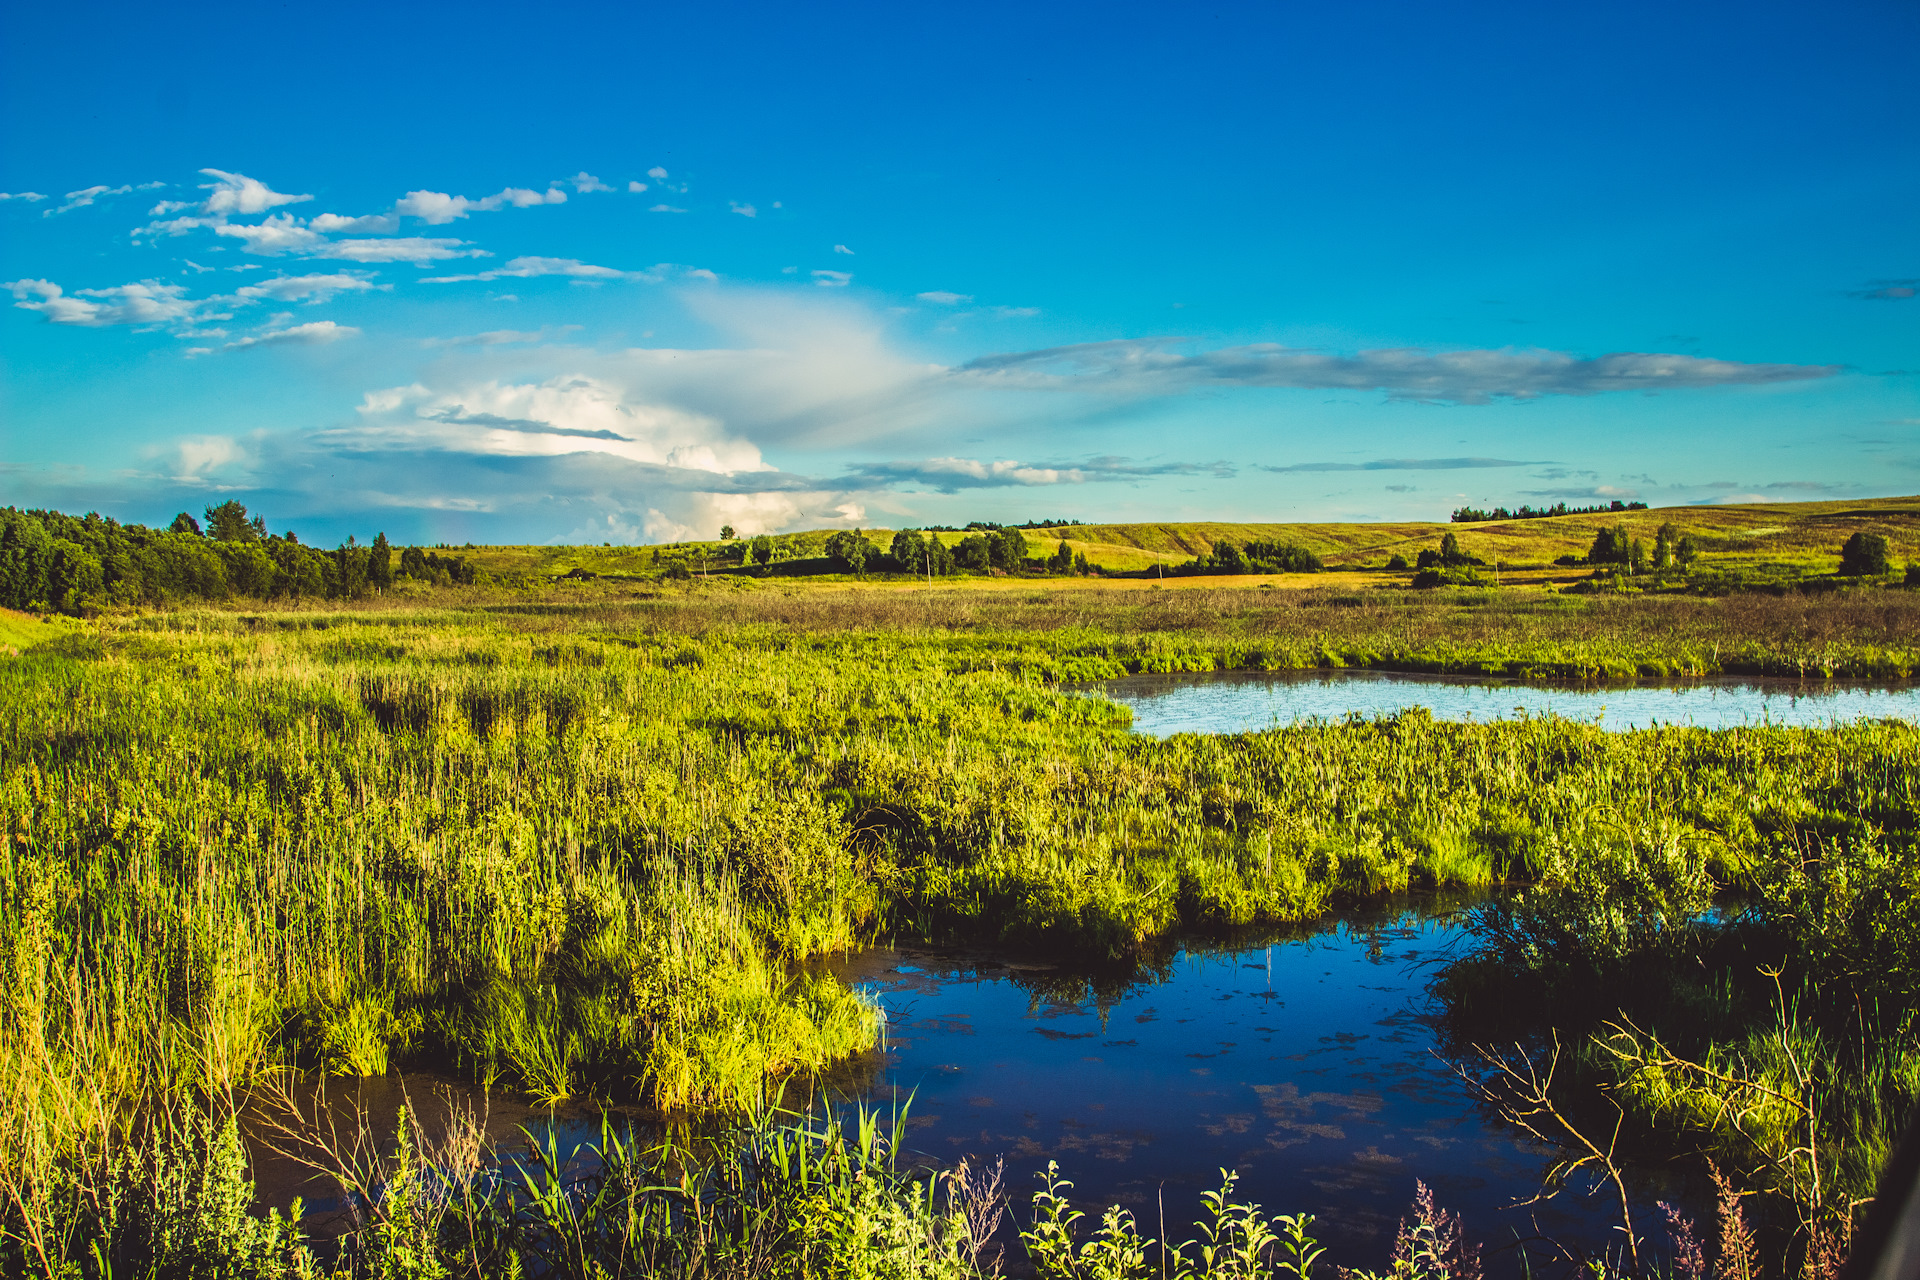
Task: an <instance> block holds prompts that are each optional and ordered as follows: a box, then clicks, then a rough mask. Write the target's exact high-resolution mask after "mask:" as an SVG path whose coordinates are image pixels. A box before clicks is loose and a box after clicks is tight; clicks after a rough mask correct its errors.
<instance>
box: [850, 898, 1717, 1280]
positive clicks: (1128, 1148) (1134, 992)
mask: <svg viewBox="0 0 1920 1280" xmlns="http://www.w3.org/2000/svg"><path fill="white" fill-rule="evenodd" d="M1461 905H1462V904H1461V903H1460V902H1459V901H1458V900H1455V901H1453V902H1446V901H1440V900H1436V899H1433V898H1431V897H1417V898H1412V899H1403V900H1401V901H1399V902H1398V903H1396V904H1394V905H1391V906H1387V907H1383V908H1379V909H1374V910H1368V911H1365V912H1356V913H1349V914H1346V915H1344V916H1342V917H1339V918H1334V919H1329V920H1327V921H1324V922H1322V923H1321V924H1320V925H1318V926H1315V927H1313V928H1311V929H1307V930H1301V931H1298V932H1296V933H1295V934H1294V935H1292V936H1290V937H1280V938H1275V939H1273V940H1272V941H1270V942H1268V941H1264V940H1262V941H1258V942H1256V943H1244V942H1243V943H1241V944H1238V945H1236V946H1235V947H1232V948H1229V949H1218V948H1212V947H1201V946H1196V947H1192V948H1190V949H1187V950H1185V951H1182V952H1180V953H1179V954H1178V955H1177V956H1176V957H1175V958H1174V959H1173V960H1172V962H1171V963H1170V964H1168V965H1167V966H1165V968H1164V969H1163V970H1161V971H1160V972H1157V973H1154V974H1152V975H1150V976H1145V977H1141V978H1139V979H1137V980H1134V981H1130V982H1124V983H1121V984H1118V985H1117V986H1113V987H1109V988H1106V989H1099V988H1098V987H1097V986H1096V985H1092V984H1089V983H1088V982H1087V981H1086V980H1085V979H1084V978H1081V977H1078V976H1076V975H1074V974H1073V973H1072V971H1071V970H1070V969H1067V968H1063V967H1060V966H1055V965H1048V964H1037V963H1022V962H1018V961H1013V960H1009V959H1006V958H1004V957H1002V958H989V957H984V956H980V955H977V954H975V955H966V954H958V953H951V952H941V951H936V950H925V949H897V950H873V951H868V952H864V953H860V954H857V955H854V956H851V957H848V958H847V959H846V960H844V961H842V962H840V963H839V964H836V965H835V966H834V968H835V970H836V971H837V972H838V973H839V974H840V975H841V976H842V977H843V978H844V979H845V980H846V981H848V982H850V983H854V984H857V985H859V986H861V987H863V988H865V989H866V990H868V991H870V992H872V993H873V994H874V995H875V996H877V997H878V999H879V1001H880V1003H881V1005H882V1006H883V1007H884V1008H885V1010H886V1012H887V1020H888V1043H887V1046H886V1049H885V1053H884V1055H883V1057H882V1059H881V1060H880V1061H879V1062H878V1063H877V1064H874V1063H869V1064H865V1065H864V1067H863V1070H862V1075H861V1080H860V1082H859V1084H860V1086H861V1087H860V1092H862V1093H863V1094H864V1095H865V1096H866V1097H869V1098H873V1099H877V1100H881V1101H887V1100H890V1099H906V1098H908V1097H911V1109H910V1111H909V1127H910V1131H911V1134H912V1142H913V1144H914V1146H915V1147H916V1149H917V1150H918V1151H920V1152H922V1153H924V1154H925V1155H926V1156H928V1157H929V1158H931V1159H932V1160H935V1161H938V1162H941V1163H952V1162H953V1161H955V1160H957V1159H958V1158H959V1157H961V1156H963V1155H977V1156H984V1157H985V1158H987V1159H988V1160H989V1161H991V1160H992V1159H994V1158H995V1157H998V1156H1001V1155H1004V1156H1005V1157H1006V1160H1007V1177H1008V1182H1009V1184H1010V1186H1011V1188H1012V1190H1013V1194H1014V1196H1015V1202H1016V1205H1017V1206H1019V1207H1021V1208H1024V1206H1025V1202H1026V1200H1027V1198H1028V1196H1030V1195H1031V1193H1032V1190H1033V1188H1034V1187H1035V1186H1036V1185H1038V1184H1037V1183H1036V1182H1035V1180H1034V1177H1033V1175H1034V1173H1035V1171H1037V1170H1039V1169H1042V1168H1044V1167H1045V1165H1046V1163H1047V1161H1048V1160H1057V1161H1059V1162H1060V1166H1061V1169H1062V1171H1063V1172H1064V1173H1065V1174H1066V1176H1068V1177H1070V1178H1072V1179H1073V1180H1074V1182H1075V1184H1076V1188H1077V1191H1076V1198H1077V1199H1079V1200H1080V1201H1082V1202H1083V1203H1084V1204H1085V1205H1086V1206H1087V1207H1089V1208H1097V1206H1099V1205H1104V1204H1111V1203H1119V1204H1121V1205H1124V1206H1126V1207H1127V1208H1130V1209H1132V1210H1133V1211H1134V1213H1135V1214H1136V1215H1137V1216H1138V1217H1139V1219H1140V1220H1141V1222H1142V1224H1143V1226H1144V1227H1145V1228H1146V1229H1147V1231H1148V1234H1150V1235H1154V1236H1156V1237H1157V1236H1159V1235H1160V1234H1161V1233H1160V1229H1159V1215H1160V1213H1161V1205H1162V1204H1163V1203H1164V1206H1165V1213H1166V1222H1167V1230H1168V1231H1169V1232H1174V1233H1176V1234H1174V1235H1173V1236H1172V1237H1171V1238H1172V1239H1173V1240H1175V1241H1179V1240H1183V1239H1186V1238H1188V1236H1190V1235H1191V1234H1192V1231H1191V1227H1190V1224H1191V1223H1192V1222H1193V1221H1194V1218H1195V1217H1196V1216H1197V1214H1198V1212H1199V1209H1200V1193H1201V1192H1203V1191H1206V1190H1209V1189H1212V1188H1214V1187H1216V1186H1217V1185H1218V1184H1219V1180H1220V1179H1219V1171H1220V1170H1221V1169H1223V1168H1225V1169H1232V1170H1235V1171H1236V1172H1238V1173H1239V1174H1240V1175H1241V1182H1240V1186H1239V1194H1240V1195H1241V1196H1244V1197H1247V1198H1250V1199H1253V1200H1255V1201H1258V1202H1260V1203H1261V1204H1263V1205H1264V1206H1266V1208H1267V1209H1268V1210H1269V1211H1271V1212H1276V1213H1277V1212H1286V1213H1297V1212H1302V1211H1304V1212H1310V1213H1313V1214H1315V1215H1316V1216H1317V1217H1318V1218H1319V1223H1318V1227H1317V1230H1318V1232H1319V1233H1320V1235H1321V1238H1322V1240H1323V1241H1324V1242H1325V1243H1327V1244H1329V1245H1330V1246H1331V1247H1332V1248H1333V1250H1334V1252H1333V1254H1332V1255H1330V1257H1331V1259H1332V1260H1333V1261H1335V1262H1337V1263H1339V1264H1341V1265H1345V1266H1369V1267H1379V1266H1383V1265H1384V1264H1385V1262H1386V1260H1387V1257H1388V1253H1389V1251H1390V1249H1391V1246H1392V1241H1393V1236H1394V1232H1395V1229H1396V1225H1397V1223H1398V1221H1399V1218H1400V1216H1401V1214H1402V1213H1403V1212H1404V1211H1405V1209H1406V1207H1407V1204H1408V1202H1409V1201H1410V1200H1411V1199H1412V1198H1413V1194H1414V1184H1415V1180H1416V1179H1418V1180H1421V1181H1424V1182H1426V1183H1427V1184H1428V1185H1429V1186H1431V1187H1432V1188H1433V1189H1434V1191H1435V1193H1436V1195H1437V1197H1438V1199H1439V1202H1440V1203H1441V1204H1442V1205H1443V1206H1444V1207H1446V1208H1448V1209H1450V1210H1453V1211H1455V1212H1459V1213H1462V1214H1464V1215H1465V1219H1466V1226H1467V1230H1468V1232H1469V1234H1470V1236H1471V1237H1473V1238H1476V1239H1479V1240H1481V1241H1483V1242H1486V1243H1487V1245H1488V1246H1489V1248H1490V1250H1491V1249H1492V1248H1494V1247H1497V1246H1499V1245H1501V1244H1502V1243H1511V1242H1512V1241H1513V1240H1514V1238H1515V1237H1516V1235H1522V1236H1532V1235H1535V1234H1537V1233H1539V1232H1545V1233H1547V1234H1550V1235H1554V1236H1556V1237H1558V1238H1560V1239H1562V1240H1566V1241H1577V1242H1579V1243H1580V1244H1582V1245H1583V1246H1586V1247H1589V1248H1602V1247H1605V1245H1606V1244H1607V1243H1608V1240H1609V1237H1610V1236H1613V1235H1614V1234H1615V1233H1612V1232H1611V1230H1610V1227H1611V1223H1612V1222H1613V1221H1614V1219H1613V1217H1612V1216H1611V1215H1610V1213H1609V1211H1608V1205H1607V1203H1606V1202H1605V1201H1604V1200H1602V1199H1601V1198H1598V1197H1595V1198H1587V1197H1585V1196H1583V1195H1581V1194H1580V1192H1579V1191H1577V1190H1570V1191H1568V1192H1565V1193H1563V1194H1562V1195H1561V1196H1560V1197H1559V1198H1558V1199H1555V1200H1553V1201H1551V1202H1549V1203H1547V1204H1544V1205H1540V1206H1535V1207H1533V1208H1531V1209H1529V1210H1526V1211H1518V1210H1515V1209H1513V1208H1511V1207H1510V1206H1511V1205H1512V1204H1513V1202H1515V1201H1517V1200H1522V1199H1525V1198H1527V1197H1529V1196H1532V1195H1533V1194H1534V1193H1535V1192H1537V1191H1538V1190H1539V1189H1540V1180H1541V1177H1542V1175H1543V1173H1544V1172H1545V1170H1546V1168H1547V1166H1548V1164H1549V1163H1550V1156H1549V1155H1548V1154H1547V1153H1546V1152H1545V1151H1544V1150H1542V1149H1541V1148H1539V1147H1537V1146H1535V1145H1533V1144H1531V1143H1529V1142H1525V1141H1522V1140H1520V1139H1519V1138H1518V1137H1516V1136H1515V1134H1514V1132H1513V1131H1511V1130H1509V1129H1507V1128H1505V1127H1503V1126H1501V1125H1500V1124H1498V1123H1497V1122H1496V1121H1494V1120H1493V1119H1492V1118H1491V1117H1490V1116H1488V1115H1487V1114H1485V1113H1483V1112H1482V1111H1481V1110H1480V1109H1479V1108H1478V1107H1477V1106H1476V1105H1475V1103H1474V1102H1473V1100H1472V1099H1471V1097H1470V1096H1469V1094H1468V1092H1467V1091H1466V1089H1465V1088H1464V1087H1463V1085H1462V1084H1461V1082H1460V1081H1459V1080H1458V1079H1457V1078H1456V1077H1455V1076H1454V1075H1453V1073H1452V1071H1451V1069H1450V1068H1449V1066H1448V1064H1447V1063H1446V1062H1444V1061H1442V1060H1441V1059H1440V1058H1439V1057H1437V1056H1436V1054H1435V1052H1434V1051H1435V1049H1436V1039H1435V1030H1434V1027H1433V1026H1432V1024H1431V1022H1430V1015H1431V1012H1432V1011H1431V1009H1430V1007H1429V1002H1428V999H1427V997H1426V994H1425V991H1426V986H1427V984H1428V982H1429V981H1430V980H1431V978H1432V977H1433V974H1434V968H1435V966H1436V964H1437V963H1438V962H1440V961H1442V960H1443V959H1444V958H1445V957H1446V956H1447V955H1449V954H1450V952H1451V951H1452V949H1453V948H1455V947H1457V946H1459V945H1461V943H1462V941H1463V932H1462V927H1461V926H1462V922H1463V914H1462V911H1461ZM1642 1190H1643V1191H1644V1192H1645V1193H1646V1198H1647V1204H1646V1205H1645V1206H1643V1207H1644V1208H1645V1209H1647V1210H1651V1209H1652V1201H1653V1200H1654V1199H1658V1198H1662V1197H1667V1198H1672V1197H1674V1196H1676V1195H1678V1194H1680V1189H1678V1188H1675V1187H1671V1186H1666V1185H1665V1184H1655V1183H1651V1182H1649V1183H1647V1184H1645V1185H1644V1186H1643V1188H1642ZM1649 1220H1651V1219H1649ZM1543 1257H1544V1254H1543V1253H1541V1252H1540V1251H1539V1249H1538V1248H1537V1247H1536V1250H1535V1253H1534V1259H1535V1262H1536V1263H1538V1262H1539V1261H1541V1260H1542V1259H1543ZM1489 1263H1490V1271H1491V1273H1492V1274H1496V1275H1511V1274H1517V1273H1518V1259H1517V1255H1515V1254H1513V1253H1511V1252H1509V1253H1508V1254H1505V1255H1502V1256H1501V1257H1499V1258H1491V1257H1490V1259H1489Z"/></svg>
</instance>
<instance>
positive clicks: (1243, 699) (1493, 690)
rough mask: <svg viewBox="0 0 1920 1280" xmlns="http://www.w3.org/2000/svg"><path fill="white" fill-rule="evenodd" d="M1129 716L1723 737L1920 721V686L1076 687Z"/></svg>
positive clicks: (1739, 682) (1111, 683)
mask: <svg viewBox="0 0 1920 1280" xmlns="http://www.w3.org/2000/svg"><path fill="white" fill-rule="evenodd" d="M1080 688H1082V689H1083V690H1085V691H1087V692H1090V693H1101V694H1105V695H1106V696H1107V697H1110V698H1114V699H1116V700H1118V701H1120V702H1124V703H1126V704H1127V705H1128V706H1129V707H1131V708H1133V728H1134V731H1135V732H1137V733H1143V734H1146V735H1148V736H1150V737H1155V738H1165V737H1169V736H1171V735H1172V734H1176V733H1247V732H1252V731H1255V730H1259V729H1267V728H1271V727H1273V726H1275V725H1286V724H1293V723H1294V722H1296V721H1299V720H1307V719H1311V718H1315V717H1318V718H1320V719H1325V720H1341V719H1344V718H1346V717H1347V716H1350V715H1360V716H1366V717H1373V716H1384V715H1392V714H1395V713H1396V712H1400V711H1404V710H1406V709H1407V708H1409V707H1426V708H1428V709H1429V710H1431V711H1432V712H1433V714H1434V715H1435V716H1437V717H1439V718H1440V719H1443V720H1504V719H1513V718H1516V717H1518V716H1521V715H1529V716H1540V715H1547V714H1552V715H1557V716H1561V717H1564V718H1566V719H1569V720H1584V721H1587V722H1588V723H1591V724H1598V725H1600V726H1601V727H1602V728H1605V729H1644V728H1647V727H1648V726H1650V725H1654V724H1685V725H1698V726H1700V727H1702V728H1707V729H1725V728H1732V727H1736V726H1740V725H1750V724H1763V723H1766V724H1781V725H1827V724H1831V723H1832V722H1833V721H1835V720H1839V721H1851V720H1857V719H1859V718H1861V717H1863V716H1865V717H1869V718H1876V719H1900V720H1920V684H1916V683H1913V682H1905V683H1897V684H1867V683H1865V682H1859V681H1805V682H1803V681H1798V680H1765V679H1753V678H1740V677H1731V678H1725V679H1716V680H1689V681H1672V680H1662V681H1642V682H1637V683H1631V684H1616V685H1607V686H1593V685H1578V684H1562V685H1552V684H1532V685H1529V684H1515V683H1511V682H1509V681H1504V680H1471V679H1465V678H1462V677H1459V676H1419V675H1405V674H1399V673H1391V672H1377V671H1306V672H1300V671H1223V672H1215V673H1211V674H1204V675H1154V676H1126V677H1124V678H1122V679H1118V680H1103V681H1099V682H1098V683H1094V684H1087V685H1082V686H1080Z"/></svg>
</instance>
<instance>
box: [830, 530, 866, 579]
mask: <svg viewBox="0 0 1920 1280" xmlns="http://www.w3.org/2000/svg"><path fill="white" fill-rule="evenodd" d="M873 553H874V547H873V544H872V543H871V542H868V541H867V539H866V535H864V534H862V533H861V532H860V531H859V530H858V529H842V530H840V532H838V533H836V534H834V535H833V536H832V537H831V538H828V539H827V559H829V560H831V561H833V563H834V565H835V566H836V567H838V568H839V569H840V570H841V571H842V572H844V573H864V572H866V568H867V561H868V560H870V559H872V558H873Z"/></svg>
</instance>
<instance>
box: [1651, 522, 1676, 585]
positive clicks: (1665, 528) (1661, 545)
mask: <svg viewBox="0 0 1920 1280" xmlns="http://www.w3.org/2000/svg"><path fill="white" fill-rule="evenodd" d="M1679 544H1680V531H1679V530H1678V529H1676V528H1674V527H1673V523H1672V521H1668V522H1667V523H1665V524H1663V525H1661V526H1660V528H1659V531H1658V532H1656V533H1655V534H1654V535H1653V568H1654V572H1656V573H1665V572H1666V571H1667V570H1668V569H1671V568H1673V565H1674V549H1675V548H1676V547H1677V546H1679Z"/></svg>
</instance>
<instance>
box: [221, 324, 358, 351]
mask: <svg viewBox="0 0 1920 1280" xmlns="http://www.w3.org/2000/svg"><path fill="white" fill-rule="evenodd" d="M359 336H360V331H359V330H358V329H356V328H354V327H353V326H351V325H344V324H335V323H334V322H333V321H331V320H315V321H314V322H313V323H311V324H296V325H293V326H291V327H290V328H286V329H270V330H268V331H267V332H266V333H262V334H259V335H257V336H256V337H252V338H241V339H240V340H239V341H237V342H229V343H227V344H226V345H225V346H223V347H221V348H220V349H221V350H222V351H246V350H248V349H250V348H252V347H289V346H292V347H312V346H321V345H324V344H326V343H329V342H338V341H340V339H342V338H357V337H359Z"/></svg>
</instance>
